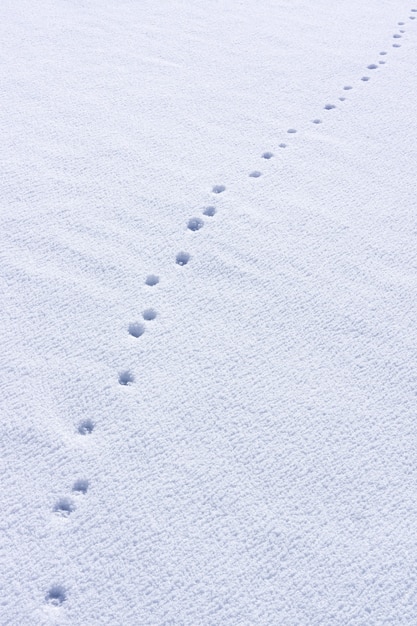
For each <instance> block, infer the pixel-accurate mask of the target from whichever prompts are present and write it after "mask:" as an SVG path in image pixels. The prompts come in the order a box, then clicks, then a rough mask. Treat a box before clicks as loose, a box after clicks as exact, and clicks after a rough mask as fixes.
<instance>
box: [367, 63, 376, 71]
mask: <svg viewBox="0 0 417 626" xmlns="http://www.w3.org/2000/svg"><path fill="white" fill-rule="evenodd" d="M376 69H378V66H377V65H375V63H371V64H370V65H368V70H376Z"/></svg>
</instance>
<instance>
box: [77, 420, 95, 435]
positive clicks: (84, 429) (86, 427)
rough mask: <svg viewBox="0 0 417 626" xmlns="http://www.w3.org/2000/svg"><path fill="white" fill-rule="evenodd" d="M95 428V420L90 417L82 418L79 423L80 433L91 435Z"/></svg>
mask: <svg viewBox="0 0 417 626" xmlns="http://www.w3.org/2000/svg"><path fill="white" fill-rule="evenodd" d="M93 430H94V422H93V421H92V420H90V419H85V420H82V421H81V422H80V423H79V425H78V432H79V433H80V435H91V433H92V432H93Z"/></svg>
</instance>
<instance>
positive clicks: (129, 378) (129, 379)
mask: <svg viewBox="0 0 417 626" xmlns="http://www.w3.org/2000/svg"><path fill="white" fill-rule="evenodd" d="M134 381H135V379H134V377H133V374H131V372H129V370H125V371H124V372H120V374H119V385H131V384H132V383H133V382H134Z"/></svg>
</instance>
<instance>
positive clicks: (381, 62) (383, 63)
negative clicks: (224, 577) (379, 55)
mask: <svg viewBox="0 0 417 626" xmlns="http://www.w3.org/2000/svg"><path fill="white" fill-rule="evenodd" d="M378 63H379V64H380V65H385V63H386V62H385V61H378Z"/></svg>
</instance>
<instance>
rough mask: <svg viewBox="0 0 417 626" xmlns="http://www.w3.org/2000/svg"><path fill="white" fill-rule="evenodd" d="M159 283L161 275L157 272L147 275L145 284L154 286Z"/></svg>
mask: <svg viewBox="0 0 417 626" xmlns="http://www.w3.org/2000/svg"><path fill="white" fill-rule="evenodd" d="M158 283H159V277H158V276H155V274H149V276H147V277H146V280H145V285H148V286H149V287H154V286H155V285H157V284H158Z"/></svg>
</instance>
